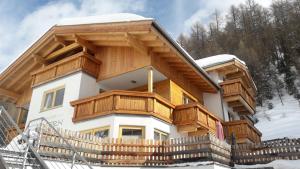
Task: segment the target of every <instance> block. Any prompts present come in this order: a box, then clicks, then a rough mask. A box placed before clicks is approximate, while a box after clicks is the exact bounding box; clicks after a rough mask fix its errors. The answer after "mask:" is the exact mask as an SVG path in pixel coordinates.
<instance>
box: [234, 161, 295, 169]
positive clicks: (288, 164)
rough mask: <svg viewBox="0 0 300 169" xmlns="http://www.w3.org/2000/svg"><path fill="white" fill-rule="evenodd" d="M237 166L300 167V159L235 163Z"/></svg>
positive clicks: (277, 168)
mask: <svg viewBox="0 0 300 169" xmlns="http://www.w3.org/2000/svg"><path fill="white" fill-rule="evenodd" d="M235 167H236V168H238V169H242V168H247V169H249V168H253V169H255V168H258V167H273V168H274V169H300V160H276V161H273V162H271V163H269V164H257V165H251V166H250V165H235Z"/></svg>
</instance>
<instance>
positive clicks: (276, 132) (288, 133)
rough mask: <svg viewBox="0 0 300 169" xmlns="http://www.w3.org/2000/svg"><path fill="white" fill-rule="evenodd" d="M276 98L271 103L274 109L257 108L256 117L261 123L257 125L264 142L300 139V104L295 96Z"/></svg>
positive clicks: (286, 95)
mask: <svg viewBox="0 0 300 169" xmlns="http://www.w3.org/2000/svg"><path fill="white" fill-rule="evenodd" d="M282 101H283V104H282V103H281V101H280V99H279V97H274V98H273V99H272V100H271V101H270V103H272V104H273V109H270V110H269V109H268V107H267V106H266V107H257V114H256V115H255V116H256V117H257V118H258V120H259V122H258V123H257V124H256V125H255V126H256V127H257V128H258V129H259V130H260V131H261V132H262V133H263V136H262V139H263V140H270V139H276V138H283V137H289V138H300V102H299V101H297V100H296V99H295V98H294V97H293V96H290V95H288V94H285V95H284V96H283V97H282Z"/></svg>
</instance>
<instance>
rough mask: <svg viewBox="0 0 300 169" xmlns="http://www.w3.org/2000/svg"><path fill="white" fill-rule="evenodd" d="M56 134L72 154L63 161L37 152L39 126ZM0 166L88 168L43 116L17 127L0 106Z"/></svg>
mask: <svg viewBox="0 0 300 169" xmlns="http://www.w3.org/2000/svg"><path fill="white" fill-rule="evenodd" d="M45 126H46V127H47V129H48V130H50V131H49V132H51V133H53V134H55V135H57V136H58V138H59V139H61V140H62V144H63V145H65V146H66V147H67V148H68V149H69V150H70V151H71V152H72V154H73V156H72V157H70V158H69V159H65V160H64V161H61V160H60V157H58V156H56V155H55V154H53V155H51V157H44V156H42V155H41V154H40V153H39V142H40V141H39V136H40V134H39V133H40V132H41V131H42V130H43V127H45ZM0 169H92V167H91V166H90V165H89V163H88V162H87V161H86V160H85V158H84V157H82V156H81V155H80V154H79V153H77V151H76V150H75V149H74V147H72V146H71V145H70V144H69V143H68V141H67V140H65V139H64V138H63V137H62V136H61V135H60V133H58V132H57V131H56V129H55V128H54V127H53V126H52V125H51V124H50V123H49V122H48V121H47V120H46V119H44V118H40V119H36V120H34V121H31V122H30V123H29V124H28V126H27V127H26V129H25V131H24V132H23V131H21V130H20V128H19V127H18V125H17V124H16V123H15V122H14V120H13V119H12V118H11V116H10V115H9V113H8V112H7V111H6V110H5V109H4V108H3V107H2V106H0Z"/></svg>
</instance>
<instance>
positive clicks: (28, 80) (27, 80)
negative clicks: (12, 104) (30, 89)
mask: <svg viewBox="0 0 300 169" xmlns="http://www.w3.org/2000/svg"><path fill="white" fill-rule="evenodd" d="M31 80H32V78H31V77H30V78H27V79H26V80H24V81H22V82H21V83H19V84H18V86H17V87H16V88H14V91H17V92H19V91H20V90H21V89H23V88H24V87H25V86H26V85H30V84H31V83H30V82H31Z"/></svg>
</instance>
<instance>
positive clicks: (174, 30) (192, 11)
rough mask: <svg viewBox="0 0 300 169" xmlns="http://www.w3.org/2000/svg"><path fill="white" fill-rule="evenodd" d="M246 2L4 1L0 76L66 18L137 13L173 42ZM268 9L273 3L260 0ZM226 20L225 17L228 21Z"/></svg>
mask: <svg viewBox="0 0 300 169" xmlns="http://www.w3.org/2000/svg"><path fill="white" fill-rule="evenodd" d="M242 2H244V0H0V72H1V71H2V70H3V69H5V67H7V66H8V64H9V63H11V62H12V61H13V60H14V59H15V58H17V57H18V56H20V54H22V53H23V52H24V51H25V50H26V49H28V47H30V45H31V44H32V43H34V42H35V41H36V40H37V39H38V38H39V37H40V36H42V34H43V33H45V32H46V31H47V30H48V29H49V28H50V27H51V26H53V25H55V23H57V22H59V21H60V20H61V19H63V18H72V17H83V16H95V15H102V14H109V13H120V12H122V13H135V14H138V15H142V16H144V17H151V18H155V19H156V20H157V21H158V22H159V23H160V24H161V25H162V26H163V27H164V29H165V30H166V31H167V32H168V33H169V34H171V36H172V37H173V38H176V37H178V35H179V34H180V33H182V32H188V31H189V28H190V26H191V25H192V24H193V23H195V22H196V21H198V22H201V23H203V24H207V23H208V22H209V21H210V19H211V15H212V13H213V12H214V10H215V9H217V10H219V11H220V12H224V13H225V12H226V11H227V10H228V8H229V7H230V6H231V5H234V4H235V5H237V4H240V3H242ZM258 3H260V4H261V5H263V6H265V7H268V6H269V5H270V3H271V0H259V1H258ZM224 19H225V17H224Z"/></svg>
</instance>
